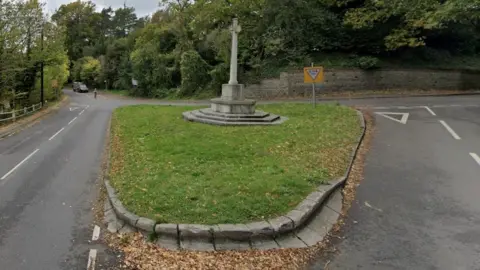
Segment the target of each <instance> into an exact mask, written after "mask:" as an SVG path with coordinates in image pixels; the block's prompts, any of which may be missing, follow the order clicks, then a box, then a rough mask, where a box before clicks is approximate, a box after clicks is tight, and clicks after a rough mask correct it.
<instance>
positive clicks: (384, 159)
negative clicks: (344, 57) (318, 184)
mask: <svg viewBox="0 0 480 270" xmlns="http://www.w3.org/2000/svg"><path fill="white" fill-rule="evenodd" d="M384 101H386V102H380V103H377V104H375V105H374V107H373V108H372V110H373V112H374V113H375V116H376V130H375V134H374V138H373V142H372V145H371V149H370V151H369V153H368V154H367V158H366V161H365V171H364V180H363V181H362V182H361V184H360V186H359V187H358V189H357V195H356V199H355V201H354V203H353V206H352V208H351V209H350V210H349V212H348V214H347V217H346V222H345V226H344V228H343V230H342V232H341V233H340V235H338V237H339V240H338V239H337V240H336V241H334V244H333V246H332V249H336V252H333V253H328V254H327V255H325V254H318V258H316V260H314V262H313V263H312V265H311V266H310V268H311V269H369V270H370V269H480V256H479V254H480V196H478V191H479V190H480V158H479V156H480V140H479V137H480V118H479V116H480V97H477V96H470V97H468V98H453V97H449V98H445V97H438V98H415V99H410V98H407V99H399V100H397V101H394V100H384ZM362 102H366V103H368V102H369V101H368V100H367V101H362ZM370 102H371V103H376V102H375V101H374V102H372V101H370ZM375 106H377V107H375ZM378 106H379V107H378Z"/></svg>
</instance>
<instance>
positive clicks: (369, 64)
mask: <svg viewBox="0 0 480 270" xmlns="http://www.w3.org/2000/svg"><path fill="white" fill-rule="evenodd" d="M379 62H380V60H379V59H378V58H376V57H373V56H361V57H358V58H357V60H356V63H355V64H356V66H357V67H358V68H361V69H365V70H368V69H376V68H378V64H379Z"/></svg>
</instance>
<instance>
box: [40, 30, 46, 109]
mask: <svg viewBox="0 0 480 270" xmlns="http://www.w3.org/2000/svg"><path fill="white" fill-rule="evenodd" d="M44 28H45V24H42V33H41V39H42V40H41V41H40V47H41V49H42V62H41V63H40V99H41V102H42V108H43V105H45V99H44V98H43V91H44V86H43V79H44V78H43V66H44V62H43V60H44V59H43V57H44V55H43V31H44Z"/></svg>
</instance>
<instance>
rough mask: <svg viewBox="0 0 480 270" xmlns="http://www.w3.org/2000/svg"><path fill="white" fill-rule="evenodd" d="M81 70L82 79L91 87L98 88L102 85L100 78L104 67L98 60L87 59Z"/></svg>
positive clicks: (84, 60)
mask: <svg viewBox="0 0 480 270" xmlns="http://www.w3.org/2000/svg"><path fill="white" fill-rule="evenodd" d="M82 62H83V64H82V66H81V70H80V78H81V79H82V81H83V82H84V83H86V84H87V85H89V86H93V87H95V86H98V85H100V83H101V80H100V76H101V72H102V66H101V64H100V61H99V60H98V59H95V58H93V57H85V58H84V59H83V61H82Z"/></svg>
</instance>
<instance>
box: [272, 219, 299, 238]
mask: <svg viewBox="0 0 480 270" xmlns="http://www.w3.org/2000/svg"><path fill="white" fill-rule="evenodd" d="M268 222H269V223H270V225H272V228H273V230H274V231H275V235H279V234H283V233H286V232H290V231H292V230H293V228H294V224H293V221H292V220H291V219H289V218H287V217H284V216H281V217H278V218H275V219H271V220H269V221H268Z"/></svg>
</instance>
